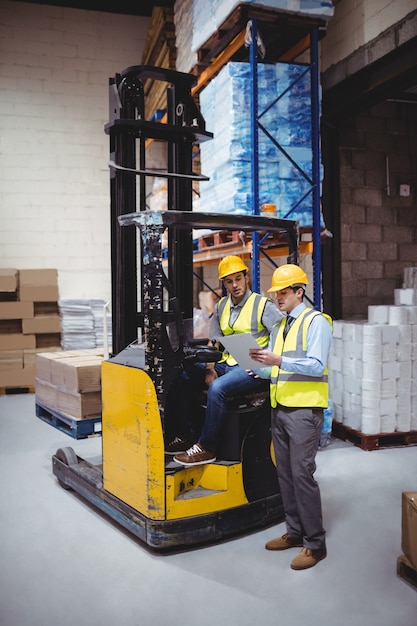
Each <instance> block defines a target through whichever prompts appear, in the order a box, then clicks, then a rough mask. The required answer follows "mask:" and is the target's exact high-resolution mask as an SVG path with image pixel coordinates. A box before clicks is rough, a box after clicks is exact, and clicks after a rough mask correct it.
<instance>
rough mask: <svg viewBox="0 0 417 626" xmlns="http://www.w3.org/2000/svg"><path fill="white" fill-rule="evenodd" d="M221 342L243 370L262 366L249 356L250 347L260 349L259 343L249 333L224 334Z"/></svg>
mask: <svg viewBox="0 0 417 626" xmlns="http://www.w3.org/2000/svg"><path fill="white" fill-rule="evenodd" d="M221 343H222V344H223V346H224V347H225V348H226V350H227V352H228V353H229V354H231V355H232V357H233V358H234V359H235V361H237V363H238V364H239V365H240V367H241V368H242V369H244V370H256V369H259V368H260V367H262V364H261V363H259V362H258V361H254V360H253V359H251V358H250V356H249V350H250V348H254V349H255V350H259V349H260V345H259V344H258V342H257V341H256V339H255V337H254V336H253V335H251V333H234V334H233V335H224V336H223V337H222V338H221Z"/></svg>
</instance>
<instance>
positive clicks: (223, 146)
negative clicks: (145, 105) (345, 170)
mask: <svg viewBox="0 0 417 626" xmlns="http://www.w3.org/2000/svg"><path fill="white" fill-rule="evenodd" d="M290 85H292V87H291V89H288V87H289V86H290ZM251 89H252V78H251V68H250V65H249V64H248V63H234V62H232V63H228V64H227V65H226V66H225V67H224V68H223V69H222V70H221V72H220V73H219V74H218V75H217V76H216V77H215V78H214V79H213V80H212V81H211V82H210V83H209V84H208V86H207V87H206V88H205V89H204V90H203V91H202V93H201V95H200V105H201V111H202V114H203V116H204V118H205V120H206V125H207V128H209V129H210V130H211V131H212V132H213V133H214V138H213V140H211V141H209V142H205V143H203V144H202V145H201V164H202V170H203V171H204V173H205V174H206V175H207V176H209V178H210V180H209V181H208V182H202V183H201V184H200V194H201V195H200V207H201V210H202V211H220V212H225V213H234V214H236V213H238V214H245V213H246V214H250V213H252V180H253V177H252V168H251V158H252V135H251V132H252V131H251V125H252V122H251V115H250V104H251ZM258 102H259V121H260V124H261V125H262V126H263V127H264V128H265V129H266V131H267V133H269V134H270V135H271V136H272V137H273V138H274V139H275V140H276V141H277V142H278V143H279V145H280V146H281V147H282V148H283V149H284V151H285V152H286V153H287V154H288V155H289V156H290V157H291V159H292V161H294V162H295V163H296V164H297V165H298V167H299V168H300V169H301V170H302V172H304V173H306V174H307V176H309V177H311V175H312V150H311V113H310V111H311V106H310V74H309V68H308V67H307V66H304V65H300V64H286V63H277V64H259V66H258ZM258 161H259V204H260V205H261V204H264V203H271V202H272V203H273V204H276V205H277V215H278V216H279V217H281V218H286V217H288V218H290V219H296V220H298V222H299V224H300V226H310V227H311V226H312V221H313V220H312V196H311V193H310V195H309V192H311V189H312V188H311V185H310V184H309V182H308V181H307V180H306V178H305V176H304V175H303V173H302V172H300V170H299V169H298V168H297V167H296V166H295V165H294V163H292V162H291V160H290V159H288V157H287V156H286V155H285V154H284V153H283V151H282V150H280V149H279V148H278V147H277V146H276V145H275V144H274V142H273V141H271V139H270V137H269V136H268V135H267V134H266V133H265V132H264V131H263V130H262V129H261V128H260V129H259V131H258ZM304 196H306V197H305V198H304V200H303V197H304ZM299 201H301V202H299ZM298 202H299V205H298V206H297V208H296V210H295V211H292V209H293V208H294V207H295V205H296V204H297V203H298Z"/></svg>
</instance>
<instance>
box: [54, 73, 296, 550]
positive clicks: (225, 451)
mask: <svg viewBox="0 0 417 626" xmlns="http://www.w3.org/2000/svg"><path fill="white" fill-rule="evenodd" d="M149 80H153V81H164V82H165V83H166V85H167V87H166V91H167V121H166V123H161V122H154V121H147V120H145V115H144V111H145V106H144V101H145V87H144V86H145V85H146V84H147V81H149ZM195 82H196V78H195V77H194V76H192V75H188V74H183V73H180V72H175V71H171V70H165V69H162V68H154V67H149V66H134V67H129V68H127V69H126V70H124V71H123V72H121V73H120V74H116V75H115V77H113V78H111V79H110V81H109V104H110V106H109V110H110V115H109V122H108V123H107V124H106V125H105V132H106V133H107V134H108V135H109V138H110V160H109V168H110V191H111V203H110V204H111V254H112V353H111V355H110V356H109V358H105V360H104V361H103V363H102V465H100V466H97V465H92V464H91V463H89V462H88V461H87V460H85V459H82V458H81V457H79V456H78V455H77V454H76V452H75V451H74V450H73V448H71V447H64V448H59V449H58V450H57V451H56V453H55V454H54V455H53V457H52V471H53V474H54V475H55V476H56V478H57V480H58V483H59V484H60V485H61V486H62V487H63V488H65V489H71V490H74V491H75V492H77V493H78V494H80V495H81V496H82V497H83V498H85V499H86V500H87V501H88V502H90V503H92V504H93V505H94V506H96V507H97V508H98V509H99V510H100V511H102V512H103V513H104V514H106V515H108V516H109V517H110V518H112V519H113V520H115V521H116V522H117V523H119V524H120V525H121V526H122V527H124V528H125V529H127V530H128V531H130V532H131V533H132V534H133V535H135V536H136V537H137V538H139V539H140V541H141V542H143V543H144V544H145V545H146V546H148V547H149V548H151V549H152V550H155V551H161V552H162V551H168V550H172V549H178V548H183V549H185V548H187V547H192V546H196V545H201V544H209V543H212V542H217V541H220V540H222V539H224V538H227V537H231V536H234V535H237V534H240V533H243V532H249V531H252V530H255V529H260V528H263V527H266V526H267V525H270V524H273V523H278V522H280V521H282V520H283V517H284V513H283V507H282V501H281V496H280V493H279V486H278V480H277V473H276V465H275V459H274V455H273V451H272V446H271V434H270V403H269V393H268V386H267V388H266V389H265V391H262V392H260V393H257V394H252V395H249V396H247V397H232V398H229V399H228V413H227V418H226V422H225V425H224V428H223V432H222V435H221V438H220V439H221V442H222V443H221V448H220V450H219V451H218V455H217V460H216V461H215V462H213V463H209V464H205V465H198V466H189V467H185V466H182V465H179V464H177V463H175V462H174V461H173V460H172V457H171V456H168V455H166V454H165V452H164V449H165V445H164V444H165V438H164V433H165V418H164V416H165V404H166V401H167V392H168V389H169V387H170V385H171V383H172V381H173V380H174V378H175V377H176V376H178V375H179V374H180V373H181V371H182V370H183V368H184V367H187V366H189V365H192V364H193V363H195V362H208V361H211V362H216V361H217V360H219V358H220V355H221V353H220V352H219V351H218V350H217V349H216V348H215V347H209V346H208V345H207V341H205V340H202V339H201V338H199V339H196V338H194V324H193V284H194V281H196V280H197V279H198V275H197V274H196V272H195V271H194V269H193V254H194V252H193V245H194V243H193V233H194V232H195V231H199V230H201V229H204V230H209V231H214V232H218V231H226V232H228V231H230V232H231V233H233V232H236V231H238V232H239V233H245V234H246V235H247V236H248V237H256V241H268V240H269V239H270V238H271V237H272V238H273V239H274V240H277V239H278V240H279V241H281V242H282V244H281V245H283V246H285V247H286V248H287V249H288V252H289V256H288V262H291V263H294V262H297V255H298V241H299V232H298V223H297V222H296V221H293V220H282V219H279V218H276V217H264V216H261V215H226V214H222V213H200V212H195V211H193V210H192V182H193V181H194V180H200V181H201V180H207V178H206V177H204V175H202V174H200V173H196V172H194V171H193V149H194V147H195V146H196V145H198V144H199V143H200V142H202V141H206V140H209V139H210V138H211V137H212V134H211V133H210V132H208V131H206V129H205V122H204V119H203V117H202V115H201V113H200V111H199V110H198V106H197V104H196V102H195V100H194V98H193V96H192V93H191V89H192V86H193V85H194V84H195ZM150 139H151V140H152V141H159V142H163V143H164V145H166V148H167V164H168V166H167V168H166V171H165V170H164V171H162V170H155V169H152V168H149V167H147V163H146V156H147V150H146V142H147V141H149V140H150ZM147 176H152V177H155V176H162V177H163V178H166V179H167V181H168V192H167V209H166V210H165V209H164V210H151V209H149V208H148V207H147V205H146V191H145V189H146V185H145V182H146V177H147ZM137 180H139V181H140V185H139V189H138V188H137ZM138 205H139V207H138ZM137 207H138V208H139V210H138V208H137ZM196 411H197V412H200V413H201V415H202V416H204V397H202V400H201V405H199V406H198V407H196Z"/></svg>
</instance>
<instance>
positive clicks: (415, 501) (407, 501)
mask: <svg viewBox="0 0 417 626" xmlns="http://www.w3.org/2000/svg"><path fill="white" fill-rule="evenodd" d="M401 522H402V536H401V549H402V551H403V553H404V555H405V556H406V557H407V559H408V560H409V562H410V563H411V565H412V566H413V567H414V569H417V491H403V494H402V520H401Z"/></svg>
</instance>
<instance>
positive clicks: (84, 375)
mask: <svg viewBox="0 0 417 626" xmlns="http://www.w3.org/2000/svg"><path fill="white" fill-rule="evenodd" d="M101 362H102V359H101V358H100V357H78V358H77V357H76V358H75V359H74V360H72V359H71V360H65V361H62V374H63V386H64V388H65V389H66V390H67V391H73V392H76V393H87V392H91V391H100V389H101Z"/></svg>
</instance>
